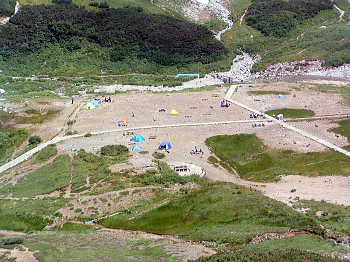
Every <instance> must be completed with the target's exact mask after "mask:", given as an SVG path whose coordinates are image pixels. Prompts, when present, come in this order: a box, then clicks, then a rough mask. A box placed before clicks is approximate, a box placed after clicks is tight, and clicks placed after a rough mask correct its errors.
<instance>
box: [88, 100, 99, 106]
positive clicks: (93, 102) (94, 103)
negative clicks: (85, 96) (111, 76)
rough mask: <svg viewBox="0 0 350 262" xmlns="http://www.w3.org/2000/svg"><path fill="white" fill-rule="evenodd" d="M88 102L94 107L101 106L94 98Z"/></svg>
mask: <svg viewBox="0 0 350 262" xmlns="http://www.w3.org/2000/svg"><path fill="white" fill-rule="evenodd" d="M90 103H91V104H93V105H94V106H95V107H99V106H101V104H100V103H99V102H97V101H96V100H92V101H91V102H90Z"/></svg>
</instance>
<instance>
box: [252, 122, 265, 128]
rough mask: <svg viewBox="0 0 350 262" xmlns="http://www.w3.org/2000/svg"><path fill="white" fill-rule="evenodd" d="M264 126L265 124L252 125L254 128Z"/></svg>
mask: <svg viewBox="0 0 350 262" xmlns="http://www.w3.org/2000/svg"><path fill="white" fill-rule="evenodd" d="M264 126H265V124H264V123H254V124H253V125H252V127H264Z"/></svg>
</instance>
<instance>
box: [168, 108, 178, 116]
mask: <svg viewBox="0 0 350 262" xmlns="http://www.w3.org/2000/svg"><path fill="white" fill-rule="evenodd" d="M178 114H179V112H178V111H177V110H176V109H172V110H171V111H170V115H178Z"/></svg>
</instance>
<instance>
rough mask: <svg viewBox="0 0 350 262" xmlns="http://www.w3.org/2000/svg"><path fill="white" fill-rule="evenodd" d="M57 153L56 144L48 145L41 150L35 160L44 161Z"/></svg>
mask: <svg viewBox="0 0 350 262" xmlns="http://www.w3.org/2000/svg"><path fill="white" fill-rule="evenodd" d="M56 154H57V147H56V145H48V146H47V147H45V148H44V149H43V150H41V151H40V152H39V153H38V154H37V155H36V157H35V162H39V163H42V162H46V161H47V160H49V158H51V157H53V156H54V155H56Z"/></svg>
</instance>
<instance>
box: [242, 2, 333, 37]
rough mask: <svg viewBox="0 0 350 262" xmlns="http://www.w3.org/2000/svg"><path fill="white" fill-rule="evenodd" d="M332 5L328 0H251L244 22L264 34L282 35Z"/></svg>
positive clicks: (285, 34)
mask: <svg viewBox="0 0 350 262" xmlns="http://www.w3.org/2000/svg"><path fill="white" fill-rule="evenodd" d="M332 6H333V2H332V1H330V0H293V1H283V0H273V1H268V0H253V1H252V4H251V6H250V7H249V9H248V13H247V15H246V22H247V24H248V25H249V26H252V27H254V28H256V29H258V30H259V31H261V32H262V33H263V34H265V35H271V36H277V37H283V36H287V35H288V34H290V33H291V32H292V31H293V30H295V29H296V27H297V24H298V23H302V22H304V21H305V20H306V19H309V18H312V17H314V16H316V15H317V14H319V12H320V11H321V10H325V9H330V8H332Z"/></svg>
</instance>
